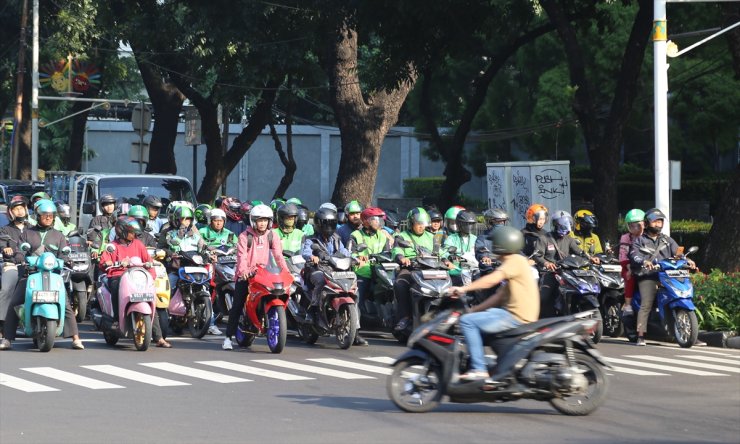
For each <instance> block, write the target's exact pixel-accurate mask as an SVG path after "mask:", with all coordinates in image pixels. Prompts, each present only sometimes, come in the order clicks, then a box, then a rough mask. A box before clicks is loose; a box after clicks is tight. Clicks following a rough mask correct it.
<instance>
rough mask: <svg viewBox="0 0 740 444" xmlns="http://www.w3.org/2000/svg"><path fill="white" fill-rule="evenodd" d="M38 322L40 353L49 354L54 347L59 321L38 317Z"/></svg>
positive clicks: (37, 337) (37, 336)
mask: <svg viewBox="0 0 740 444" xmlns="http://www.w3.org/2000/svg"><path fill="white" fill-rule="evenodd" d="M36 320H37V322H38V324H37V328H38V330H37V335H36V342H37V343H38V347H39V351H40V352H48V351H49V350H51V349H52V348H53V347H54V338H55V337H56V335H57V321H56V319H47V318H42V317H37V318H36Z"/></svg>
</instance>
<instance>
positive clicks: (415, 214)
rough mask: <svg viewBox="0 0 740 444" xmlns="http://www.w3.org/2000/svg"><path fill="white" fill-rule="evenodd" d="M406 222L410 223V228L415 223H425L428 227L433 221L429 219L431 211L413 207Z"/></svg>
mask: <svg viewBox="0 0 740 444" xmlns="http://www.w3.org/2000/svg"><path fill="white" fill-rule="evenodd" d="M406 222H407V223H408V229H409V230H411V228H412V227H413V226H414V224H415V223H417V224H422V225H424V228H426V226H427V225H429V224H430V223H431V222H432V221H431V220H430V219H429V213H427V210H425V209H424V208H421V207H416V208H412V209H411V211H409V212H408V214H407V215H406Z"/></svg>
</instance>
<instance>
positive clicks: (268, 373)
mask: <svg viewBox="0 0 740 444" xmlns="http://www.w3.org/2000/svg"><path fill="white" fill-rule="evenodd" d="M196 363H197V364H203V365H210V366H212V367H218V368H223V369H226V370H233V371H235V372H241V373H248V374H250V375H257V376H264V377H266V378H273V379H280V380H281V381H306V380H311V379H315V378H309V377H308V376H298V375H291V374H290V373H283V372H276V371H273V370H266V369H264V368H258V367H250V366H248V365H242V364H235V363H233V362H227V361H196Z"/></svg>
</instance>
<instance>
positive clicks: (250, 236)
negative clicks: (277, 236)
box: [247, 230, 272, 250]
mask: <svg viewBox="0 0 740 444" xmlns="http://www.w3.org/2000/svg"><path fill="white" fill-rule="evenodd" d="M252 239H254V235H253V234H252V232H251V231H247V249H248V250H251V249H252V242H253V241H252ZM267 244H268V245H269V247H270V250H272V230H269V231H268V232H267Z"/></svg>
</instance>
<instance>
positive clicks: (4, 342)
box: [0, 338, 13, 350]
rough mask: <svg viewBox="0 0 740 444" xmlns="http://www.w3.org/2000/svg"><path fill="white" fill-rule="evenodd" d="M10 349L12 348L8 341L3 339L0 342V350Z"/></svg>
mask: <svg viewBox="0 0 740 444" xmlns="http://www.w3.org/2000/svg"><path fill="white" fill-rule="evenodd" d="M11 348H13V346H12V345H11V344H10V341H8V340H7V339H5V338H3V339H2V340H0V350H10V349H11Z"/></svg>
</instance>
